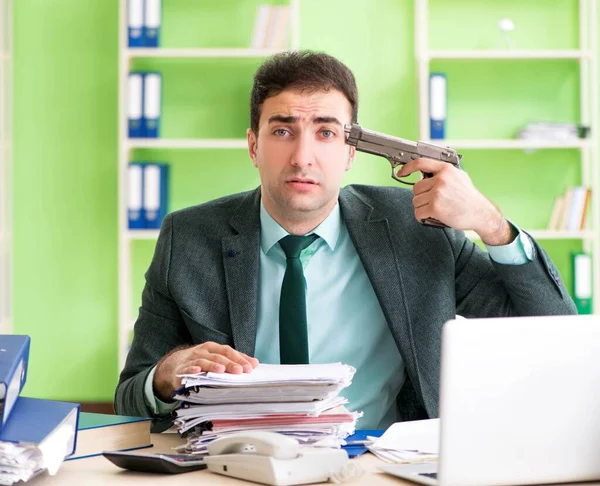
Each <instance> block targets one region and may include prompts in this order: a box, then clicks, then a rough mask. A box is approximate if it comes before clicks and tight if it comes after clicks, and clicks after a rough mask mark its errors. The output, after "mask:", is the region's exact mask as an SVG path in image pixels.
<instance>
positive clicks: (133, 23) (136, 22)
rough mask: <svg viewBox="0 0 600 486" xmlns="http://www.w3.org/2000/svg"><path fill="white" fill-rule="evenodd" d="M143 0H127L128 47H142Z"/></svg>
mask: <svg viewBox="0 0 600 486" xmlns="http://www.w3.org/2000/svg"><path fill="white" fill-rule="evenodd" d="M143 23H144V0H127V40H128V45H129V47H143V46H144V33H143V30H142V27H143Z"/></svg>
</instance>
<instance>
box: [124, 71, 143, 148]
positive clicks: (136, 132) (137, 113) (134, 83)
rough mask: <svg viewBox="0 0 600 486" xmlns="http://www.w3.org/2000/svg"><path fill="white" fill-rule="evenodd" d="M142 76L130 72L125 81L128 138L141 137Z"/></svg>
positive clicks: (141, 74)
mask: <svg viewBox="0 0 600 486" xmlns="http://www.w3.org/2000/svg"><path fill="white" fill-rule="evenodd" d="M143 104H144V76H143V73H139V72H131V73H129V77H128V79H127V130H128V136H129V138H140V137H143V136H144V134H143V127H144V123H143V122H144V120H143V118H142V116H143V113H142V112H143Z"/></svg>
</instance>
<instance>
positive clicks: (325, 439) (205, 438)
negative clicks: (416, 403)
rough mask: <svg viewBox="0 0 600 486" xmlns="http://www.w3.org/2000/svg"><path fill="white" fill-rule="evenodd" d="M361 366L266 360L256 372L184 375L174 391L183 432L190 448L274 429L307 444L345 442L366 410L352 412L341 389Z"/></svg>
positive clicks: (197, 451) (203, 448) (200, 450)
mask: <svg viewBox="0 0 600 486" xmlns="http://www.w3.org/2000/svg"><path fill="white" fill-rule="evenodd" d="M355 372H356V370H355V369H354V368H353V367H352V366H349V365H345V364H342V363H331V364H314V365H269V364H262V363H261V364H260V365H259V366H258V367H257V368H256V369H255V370H253V371H252V372H251V373H244V374H238V375H235V374H230V373H210V372H208V373H198V374H195V375H182V384H183V387H182V389H181V390H179V391H178V393H177V394H176V395H175V396H174V398H175V399H176V400H180V401H181V407H180V408H179V409H178V410H177V411H176V412H175V413H176V419H175V425H176V427H177V430H178V432H179V433H180V435H182V436H183V437H186V438H187V443H186V444H185V445H184V446H181V447H180V450H185V452H188V453H193V454H199V455H203V454H206V453H207V451H206V446H207V444H208V443H209V442H210V441H212V440H214V439H216V438H218V437H220V436H222V435H225V434H228V433H233V432H240V431H244V430H251V429H260V430H271V431H274V432H279V433H282V434H285V435H289V436H292V437H293V438H295V439H296V440H298V441H299V442H300V443H301V444H304V445H311V444H316V443H319V444H325V445H331V446H334V447H339V446H341V445H342V444H343V439H344V438H345V437H347V436H348V435H350V434H353V433H354V429H355V425H356V421H357V419H358V418H360V417H361V416H362V413H360V412H349V411H348V410H347V409H346V408H345V407H344V404H345V403H347V400H346V399H345V398H343V397H341V396H339V393H340V391H341V390H343V389H344V388H346V387H347V386H349V385H350V383H351V382H352V377H353V376H354V373H355Z"/></svg>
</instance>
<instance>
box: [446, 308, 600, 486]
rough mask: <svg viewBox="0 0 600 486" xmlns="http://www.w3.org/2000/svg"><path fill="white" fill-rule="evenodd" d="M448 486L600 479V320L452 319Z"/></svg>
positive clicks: (448, 363)
mask: <svg viewBox="0 0 600 486" xmlns="http://www.w3.org/2000/svg"><path fill="white" fill-rule="evenodd" d="M441 368H442V374H441V388H440V418H441V429H440V462H439V470H438V482H439V484H440V485H443V486H454V485H457V486H458V485H460V486H470V485H478V486H485V485H487V486H493V485H498V486H500V485H511V484H540V483H557V482H575V481H586V480H594V479H600V317H599V316H551V317H513V318H493V319H469V320H453V321H449V322H448V323H447V324H446V325H445V326H444V329H443V340H442V366H441Z"/></svg>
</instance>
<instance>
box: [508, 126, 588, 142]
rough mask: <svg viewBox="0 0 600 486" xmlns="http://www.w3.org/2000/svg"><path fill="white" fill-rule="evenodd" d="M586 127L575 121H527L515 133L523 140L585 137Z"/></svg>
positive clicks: (556, 139)
mask: <svg viewBox="0 0 600 486" xmlns="http://www.w3.org/2000/svg"><path fill="white" fill-rule="evenodd" d="M587 132H588V129H587V128H586V127H582V126H579V125H577V124H575V123H547V122H537V123H529V124H528V125H526V126H525V127H523V128H522V129H521V130H519V133H518V135H517V138H521V139H524V140H549V141H561V140H573V139H577V138H585V137H586V136H587Z"/></svg>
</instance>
